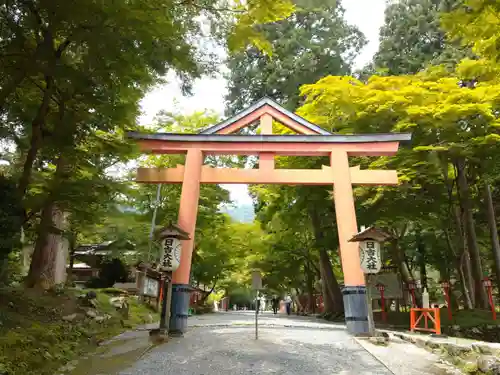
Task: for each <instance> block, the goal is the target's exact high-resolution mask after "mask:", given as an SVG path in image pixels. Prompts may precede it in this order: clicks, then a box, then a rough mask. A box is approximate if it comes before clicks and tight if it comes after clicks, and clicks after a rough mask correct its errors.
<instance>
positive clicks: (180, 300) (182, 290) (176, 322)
mask: <svg viewBox="0 0 500 375" xmlns="http://www.w3.org/2000/svg"><path fill="white" fill-rule="evenodd" d="M190 296H191V286H190V285H188V284H174V285H172V302H171V305H170V324H169V328H168V332H169V334H171V335H172V336H182V335H183V334H184V332H186V330H187V320H188V312H189V299H190Z"/></svg>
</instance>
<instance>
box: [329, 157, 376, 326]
mask: <svg viewBox="0 0 500 375" xmlns="http://www.w3.org/2000/svg"><path fill="white" fill-rule="evenodd" d="M330 162H331V166H332V170H333V181H334V186H333V197H334V200H335V215H336V218H337V230H338V234H339V243H340V258H341V260H342V270H343V273H344V289H343V290H342V295H343V297H344V309H345V320H346V325H347V330H348V331H349V333H352V334H354V335H359V334H367V333H369V331H370V330H369V324H368V304H367V302H366V286H365V276H364V273H363V270H362V269H361V263H360V259H359V248H358V243H356V242H349V240H350V239H351V238H352V237H353V236H354V235H355V234H356V233H358V225H357V222H356V209H355V206H354V196H353V191H352V184H351V173H350V170H349V157H348V154H347V152H346V151H341V150H339V151H337V150H334V151H332V153H331V161H330Z"/></svg>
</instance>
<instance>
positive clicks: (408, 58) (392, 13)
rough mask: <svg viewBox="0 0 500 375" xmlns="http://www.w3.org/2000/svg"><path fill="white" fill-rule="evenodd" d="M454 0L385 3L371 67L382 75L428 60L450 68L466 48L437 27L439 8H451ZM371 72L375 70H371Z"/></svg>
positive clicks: (423, 64)
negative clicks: (382, 72) (386, 4)
mask: <svg viewBox="0 0 500 375" xmlns="http://www.w3.org/2000/svg"><path fill="white" fill-rule="evenodd" d="M459 3H460V1H458V0H403V1H396V2H393V3H392V4H390V5H388V7H387V9H386V10H385V23H384V25H383V26H382V28H381V30H380V45H379V50H378V52H377V53H376V54H375V56H374V66H375V70H383V71H384V73H385V74H386V75H400V74H414V73H417V72H419V71H420V70H422V69H424V68H425V67H426V66H427V65H429V63H431V64H432V63H438V64H446V65H448V66H449V67H450V68H453V67H454V66H455V65H456V63H457V62H458V61H459V60H460V59H461V58H463V57H465V56H466V55H467V54H469V55H470V52H469V51H468V49H466V48H459V47H460V46H459V45H457V44H456V43H455V44H453V43H449V42H447V40H446V35H445V32H444V31H443V30H442V29H441V27H440V19H439V15H440V13H441V12H445V11H449V10H451V9H453V8H454V7H455V6H457V4H459ZM373 74H376V73H375V72H373Z"/></svg>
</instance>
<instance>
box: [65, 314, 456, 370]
mask: <svg viewBox="0 0 500 375" xmlns="http://www.w3.org/2000/svg"><path fill="white" fill-rule="evenodd" d="M254 319H255V315H254V313H253V312H236V313H235V312H232V313H217V314H207V315H202V316H193V317H191V318H189V330H188V332H187V333H186V334H185V335H184V337H182V338H172V339H171V340H170V341H169V342H168V343H165V344H162V345H159V346H154V345H153V344H152V343H151V342H150V341H149V333H148V331H147V328H149V329H151V328H157V326H158V324H153V325H151V326H150V327H144V329H142V330H137V331H129V332H125V333H123V334H122V335H119V336H117V337H115V338H114V339H112V340H110V341H109V342H108V343H107V344H106V345H103V346H102V347H101V349H102V353H95V355H93V356H90V357H88V358H82V360H81V361H79V363H78V364H75V369H74V370H75V371H73V372H71V375H112V374H113V375H116V374H119V375H160V374H161V375H226V374H227V375H229V374H231V375H238V374H259V375H260V374H283V375H327V374H328V375H334V374H340V375H391V374H392V375H431V374H432V375H444V374H447V375H448V374H455V373H453V372H449V371H448V369H447V368H443V367H442V366H436V362H437V361H438V358H437V356H435V355H432V354H430V353H428V352H427V351H425V350H424V349H421V348H418V347H416V346H414V345H412V344H410V343H407V342H403V341H402V340H401V342H399V343H398V342H391V343H390V344H389V346H376V345H373V344H371V343H370V342H369V341H366V340H356V339H354V338H353V337H351V336H350V335H349V334H348V333H347V331H346V329H345V326H344V325H343V324H335V323H329V322H326V321H324V320H320V319H314V318H310V317H297V316H291V317H287V316H283V315H278V316H274V315H272V314H270V313H265V314H263V315H260V316H259V339H258V340H255V330H254Z"/></svg>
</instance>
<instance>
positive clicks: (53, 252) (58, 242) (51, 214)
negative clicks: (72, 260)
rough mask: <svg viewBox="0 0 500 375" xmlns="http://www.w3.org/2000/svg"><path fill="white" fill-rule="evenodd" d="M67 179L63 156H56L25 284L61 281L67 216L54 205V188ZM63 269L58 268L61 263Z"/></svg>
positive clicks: (48, 284) (49, 284) (46, 285)
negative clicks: (49, 188) (54, 167)
mask: <svg viewBox="0 0 500 375" xmlns="http://www.w3.org/2000/svg"><path fill="white" fill-rule="evenodd" d="M65 178H67V165H66V161H65V158H64V156H63V155H59V158H58V160H57V165H56V171H55V173H54V177H53V179H52V181H51V190H50V193H49V196H48V197H47V200H46V201H45V206H44V207H43V209H42V214H41V218H40V224H39V229H38V233H37V238H36V242H35V249H34V251H33V257H32V259H31V264H30V269H29V272H28V276H27V279H26V285H27V286H28V287H39V288H42V289H49V288H51V287H53V286H54V285H55V284H56V283H61V282H64V281H65V280H63V279H65V277H64V275H65V273H66V260H65V258H66V257H65V255H64V254H63V253H64V252H65V250H64V248H63V240H65V239H64V237H63V234H64V230H65V227H66V222H67V220H66V215H65V214H64V212H63V211H62V210H61V209H60V207H58V205H57V196H56V189H59V188H60V186H59V185H60V184H62V183H63V181H64V180H65ZM62 262H64V263H63V264H62V267H64V269H63V270H61V269H60V268H61V263H62Z"/></svg>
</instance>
